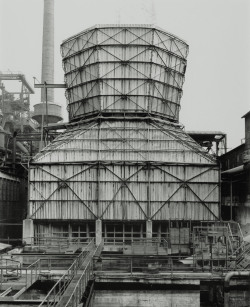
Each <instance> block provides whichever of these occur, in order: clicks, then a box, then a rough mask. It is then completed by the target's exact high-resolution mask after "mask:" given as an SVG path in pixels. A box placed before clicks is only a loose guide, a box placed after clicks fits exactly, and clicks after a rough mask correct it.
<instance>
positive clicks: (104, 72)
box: [61, 25, 188, 120]
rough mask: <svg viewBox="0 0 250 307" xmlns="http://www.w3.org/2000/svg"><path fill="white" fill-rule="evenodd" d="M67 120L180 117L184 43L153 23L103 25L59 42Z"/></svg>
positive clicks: (186, 51)
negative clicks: (127, 115) (93, 116)
mask: <svg viewBox="0 0 250 307" xmlns="http://www.w3.org/2000/svg"><path fill="white" fill-rule="evenodd" d="M61 52H62V57H63V67H64V71H65V80H66V83H67V98H68V103H69V118H70V120H75V119H79V118H81V117H84V116H88V115H89V114H93V113H96V114H99V113H100V112H101V113H108V112H112V113H119V112H120V111H121V110H123V112H129V113H131V112H137V113H148V112H150V113H152V114H161V115H162V116H163V115H164V116H165V117H167V118H171V119H173V120H178V118H179V109H180V99H181V96H182V85H183V83H184V74H185V70H186V57H187V53H188V45H187V44H186V43H185V42H184V41H182V40H181V39H179V38H177V37H175V36H173V35H171V34H169V33H167V32H165V31H163V30H161V29H158V28H153V27H151V26H139V25H138V26H133V27H131V26H124V25H123V26H120V27H119V26H118V27H117V26H113V27H112V26H102V27H96V28H94V29H89V30H86V31H84V32H82V33H80V34H78V35H76V36H74V37H73V38H70V39H68V40H66V41H64V42H63V43H62V45H61Z"/></svg>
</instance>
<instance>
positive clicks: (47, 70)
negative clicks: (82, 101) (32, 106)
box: [41, 0, 54, 102]
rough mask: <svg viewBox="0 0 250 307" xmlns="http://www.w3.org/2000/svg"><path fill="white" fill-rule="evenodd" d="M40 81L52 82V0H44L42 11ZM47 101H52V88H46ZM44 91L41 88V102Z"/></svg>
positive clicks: (43, 99) (43, 97) (43, 98)
mask: <svg viewBox="0 0 250 307" xmlns="http://www.w3.org/2000/svg"><path fill="white" fill-rule="evenodd" d="M41 82H42V83H43V82H47V83H54V0H44V12H43V53H42V78H41ZM47 97H48V101H49V102H54V89H48V90H47ZM44 101H45V91H44V90H43V89H42V90H41V102H44Z"/></svg>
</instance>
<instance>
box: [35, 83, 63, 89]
mask: <svg viewBox="0 0 250 307" xmlns="http://www.w3.org/2000/svg"><path fill="white" fill-rule="evenodd" d="M44 87H46V88H66V87H67V86H66V84H65V83H62V84H52V83H46V82H44V83H41V84H34V88H44Z"/></svg>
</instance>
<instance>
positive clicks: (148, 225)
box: [146, 220, 153, 239]
mask: <svg viewBox="0 0 250 307" xmlns="http://www.w3.org/2000/svg"><path fill="white" fill-rule="evenodd" d="M152 232H153V231H152V221H151V220H147V221H146V236H147V238H148V239H151V238H152Z"/></svg>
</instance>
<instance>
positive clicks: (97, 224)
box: [95, 220, 102, 245]
mask: <svg viewBox="0 0 250 307" xmlns="http://www.w3.org/2000/svg"><path fill="white" fill-rule="evenodd" d="M101 242H102V221H101V220H96V221H95V244H96V245H99V244H100V243H101Z"/></svg>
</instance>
